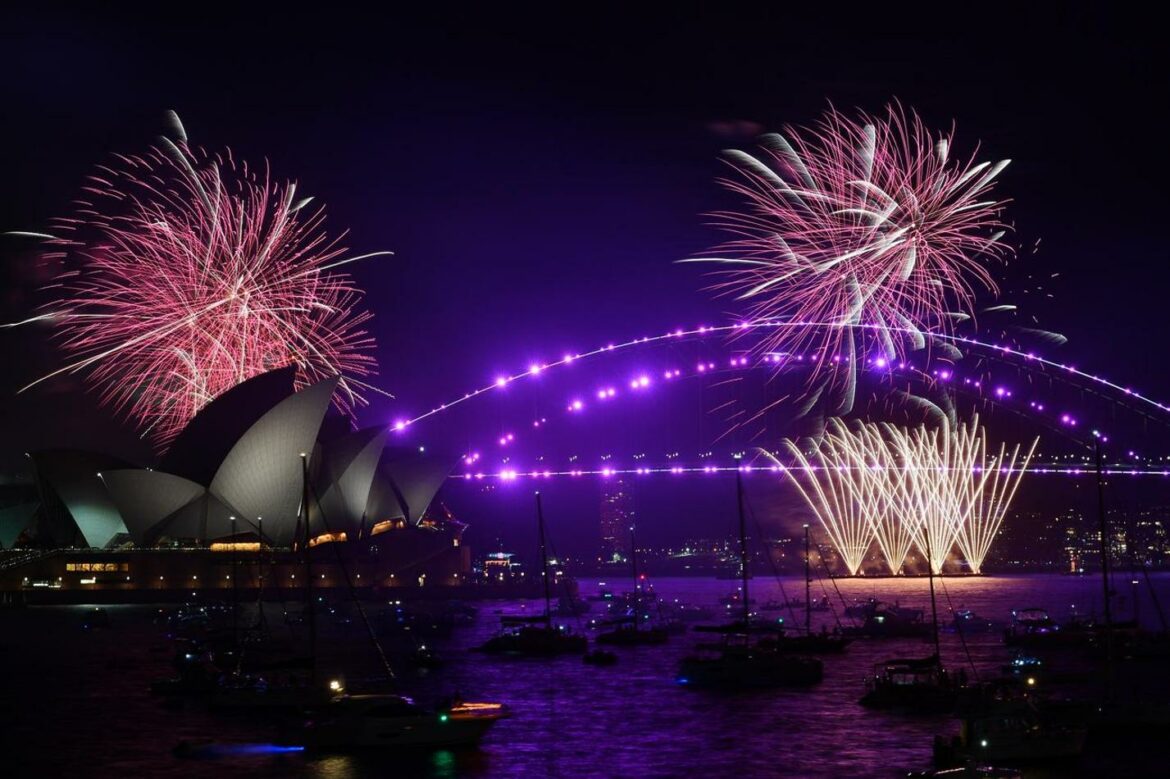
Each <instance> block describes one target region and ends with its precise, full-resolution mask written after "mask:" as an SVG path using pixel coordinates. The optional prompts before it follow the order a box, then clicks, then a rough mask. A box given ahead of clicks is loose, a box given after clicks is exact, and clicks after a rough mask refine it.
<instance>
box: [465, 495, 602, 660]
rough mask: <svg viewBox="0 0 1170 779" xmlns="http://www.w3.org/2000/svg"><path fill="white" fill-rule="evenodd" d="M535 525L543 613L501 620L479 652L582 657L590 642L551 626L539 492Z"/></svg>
mask: <svg viewBox="0 0 1170 779" xmlns="http://www.w3.org/2000/svg"><path fill="white" fill-rule="evenodd" d="M536 524H537V530H538V533H539V536H540V561H541V578H542V579H543V583H544V614H540V615H536V616H503V617H501V618H500V632H499V633H498V634H497V635H495V636H493V637H492V638H490V639H488V640H487V641H486V642H485V643H483V644H482V645H481V646H480V647H478V650H479V651H480V652H485V653H487V654H493V655H508V656H511V657H555V656H556V655H563V654H581V653H583V652H585V651H586V650H587V649H588V648H589V642H588V640H586V638H585V637H584V636H582V635H579V634H576V633H574V632H572V631H571V630H568V629H566V628H565V627H564V626H563V625H556V624H554V623H553V619H552V593H551V591H550V586H551V585H550V582H549V574H548V547H547V544H546V543H545V537H544V510H543V508H542V507H541V502H540V493H539V492H538V493H536Z"/></svg>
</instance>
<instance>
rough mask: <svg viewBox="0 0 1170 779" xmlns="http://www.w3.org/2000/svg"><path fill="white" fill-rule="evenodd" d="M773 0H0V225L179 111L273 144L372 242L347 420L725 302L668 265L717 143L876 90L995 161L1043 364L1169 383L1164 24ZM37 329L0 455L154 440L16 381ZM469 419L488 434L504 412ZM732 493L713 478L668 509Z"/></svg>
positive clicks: (231, 137) (18, 221) (689, 223)
mask: <svg viewBox="0 0 1170 779" xmlns="http://www.w3.org/2000/svg"><path fill="white" fill-rule="evenodd" d="M1021 5H1022V4H1021ZM389 7H391V6H387V8H389ZM770 7H771V8H772V9H773V10H765V11H760V10H755V11H749V10H735V9H732V8H730V7H728V6H724V5H720V6H718V9H717V11H715V10H713V11H712V12H710V13H709V14H704V13H690V12H684V11H680V10H677V9H675V10H665V11H662V12H660V13H648V12H634V11H629V10H622V11H605V10H602V9H601V8H600V6H595V5H579V6H574V7H572V8H569V7H565V6H555V5H549V6H544V7H542V8H541V9H538V10H535V11H530V12H525V13H523V14H520V13H517V14H515V15H505V14H503V13H487V12H485V13H482V14H481V13H477V12H469V11H460V10H454V9H447V8H440V7H436V8H435V10H434V11H433V13H429V12H426V11H421V10H418V9H414V10H412V11H410V12H402V13H400V12H383V13H375V14H370V13H367V12H358V11H352V12H345V11H340V10H337V9H335V8H334V7H332V6H331V5H330V4H324V5H322V4H316V5H314V6H312V7H311V9H310V10H309V11H307V12H304V13H302V12H298V11H293V10H290V9H289V8H288V7H285V6H281V7H279V8H274V9H273V10H271V11H269V12H263V11H260V10H258V9H251V8H242V7H233V8H231V9H230V10H221V11H217V10H214V9H212V8H205V7H203V6H200V7H198V8H196V7H192V6H184V5H180V6H165V5H163V6H160V5H158V4H155V5H152V6H149V7H148V8H142V9H137V10H130V9H129V8H126V9H122V8H113V7H107V6H102V7H100V8H98V7H94V8H92V9H91V10H87V11H65V10H47V9H44V8H37V9H35V10H32V9H24V10H20V9H13V8H7V9H5V10H4V11H3V12H0V74H2V75H0V90H2V91H0V94H2V97H3V106H4V114H3V119H2V120H0V132H2V134H3V143H0V170H2V171H3V176H2V178H0V197H2V198H3V200H2V208H0V214H2V217H0V229H4V230H9V229H14V230H37V229H45V227H46V223H47V221H48V220H49V219H50V218H51V217H53V216H56V215H60V214H62V213H66V212H67V211H68V208H69V203H70V200H71V199H72V198H73V197H74V196H75V194H76V192H77V187H78V186H79V184H80V182H81V180H82V178H83V177H84V175H85V174H86V173H87V172H88V171H89V170H90V169H91V167H92V165H94V164H95V163H98V162H100V161H101V160H102V159H103V157H104V156H105V155H106V154H108V153H110V152H112V151H124V152H133V151H138V150H141V149H143V148H145V147H146V146H147V145H148V144H150V143H151V142H152V141H153V139H154V138H155V136H157V135H158V133H159V132H161V131H162V129H163V127H164V112H165V111H166V110H167V109H172V108H173V109H175V110H177V111H178V112H179V114H180V115H181V116H182V118H183V121H184V123H185V125H186V128H187V131H188V133H189V135H190V137H191V139H192V142H193V143H202V144H206V145H207V146H209V147H220V146H225V145H226V146H230V147H232V149H233V150H235V152H236V153H237V154H238V155H239V156H241V157H244V158H247V159H250V160H262V159H264V158H267V159H268V160H269V161H270V163H271V165H272V169H273V171H274V173H275V174H276V176H277V177H280V178H292V179H296V180H297V181H298V182H299V185H300V188H301V189H302V190H303V191H305V192H308V193H311V194H313V195H314V196H316V197H317V198H318V199H319V200H320V201H323V202H325V203H326V204H327V205H328V215H329V217H328V225H329V226H330V228H331V229H332V231H340V230H343V229H348V230H349V231H350V235H349V238H348V239H347V243H348V245H349V246H350V247H352V249H353V250H355V251H361V252H364V251H372V250H377V249H389V250H392V251H394V252H395V253H396V256H395V257H393V258H381V259H378V260H375V261H371V262H368V263H365V264H362V265H360V266H356V267H355V268H354V271H353V272H354V274H355V276H356V277H357V279H358V282H359V284H360V285H361V286H363V287H364V288H365V289H366V290H367V293H368V294H367V303H368V306H369V307H370V308H371V309H372V310H373V311H374V312H375V314H376V320H375V323H374V332H375V335H376V337H377V339H378V344H379V346H378V357H379V360H380V363H381V378H380V380H379V383H380V384H381V385H382V386H384V387H385V388H386V389H388V390H390V391H392V392H393V393H395V394H396V395H397V398H398V400H397V401H394V402H391V401H378V402H376V403H375V405H374V406H373V407H372V408H370V409H367V410H366V411H365V412H363V414H362V417H361V421H362V422H363V423H366V424H373V423H377V422H381V421H388V420H391V419H393V418H394V417H395V416H396V415H399V414H402V415H413V414H414V413H417V412H419V411H422V410H426V409H427V408H430V407H431V406H432V405H435V404H436V403H438V402H440V401H442V400H445V399H448V398H450V397H452V396H454V395H458V394H461V393H462V392H464V391H466V390H468V389H471V388H473V387H476V386H480V385H482V384H484V383H485V382H488V381H490V380H491V377H492V376H494V375H495V374H496V373H497V372H500V371H510V372H518V371H519V370H521V369H522V368H523V367H524V366H526V365H528V364H529V363H530V362H531V361H533V360H541V359H550V358H553V357H556V356H559V355H560V354H562V353H563V352H565V351H569V350H571V351H578V350H583V349H586V348H589V347H592V346H595V345H598V344H601V343H605V342H607V341H610V340H626V339H627V338H629V337H633V336H638V335H642V334H654V333H660V332H662V331H664V330H667V329H672V328H674V327H676V326H683V325H691V324H697V323H699V322H703V321H707V322H713V321H717V320H720V319H721V318H723V317H722V312H723V311H724V310H725V308H726V303H725V302H722V301H713V300H712V299H711V298H710V296H709V295H708V294H706V293H704V292H702V291H701V288H702V287H703V286H704V284H705V281H704V278H703V276H702V271H701V270H700V269H698V268H695V267H694V266H679V265H674V264H673V262H674V261H675V260H678V259H681V258H684V257H687V256H692V255H694V254H696V253H699V252H702V251H704V250H705V249H707V248H709V247H711V246H712V245H714V244H715V243H717V242H718V240H719V235H718V234H717V233H716V232H715V231H713V230H712V229H711V228H709V227H707V226H706V225H705V220H704V218H703V217H702V214H703V213H705V212H709V211H711V210H715V209H718V208H720V207H721V206H724V205H726V204H727V203H728V200H727V196H726V195H725V194H724V193H722V192H721V191H720V190H719V188H718V187H717V186H716V185H715V183H714V179H715V178H716V176H718V175H719V174H720V173H721V165H720V163H719V161H718V152H719V150H720V149H722V148H725V147H727V146H729V145H739V146H741V147H747V146H748V145H750V143H751V139H752V137H753V136H754V135H756V134H757V133H758V132H760V131H762V130H772V129H779V128H780V127H781V126H782V125H784V124H787V123H794V124H804V123H809V122H812V121H814V120H815V119H816V118H817V115H818V114H819V113H820V112H821V111H822V110H823V109H824V108H825V107H826V106H827V105H828V104H829V103H830V102H831V103H832V104H834V105H836V106H838V107H840V108H851V107H854V106H857V107H861V108H864V109H867V110H869V111H878V110H880V109H881V108H882V106H883V105H884V104H885V103H886V102H887V101H889V100H890V99H891V98H897V99H899V100H901V101H902V102H903V103H904V104H906V105H908V106H912V107H914V108H915V109H916V110H917V111H919V112H920V113H921V114H922V115H923V117H924V118H925V119H926V120H927V122H928V123H929V124H930V125H932V126H934V127H945V126H947V125H949V124H950V122H951V121H952V120H953V121H954V122H956V123H957V128H958V135H957V147H958V149H960V150H962V151H964V152H967V153H969V152H970V151H971V150H972V149H973V147H974V144H975V143H977V142H978V143H981V144H982V148H983V156H984V157H985V158H995V159H999V158H1002V157H1010V158H1012V159H1013V160H1014V162H1013V164H1012V165H1011V167H1010V168H1009V169H1008V171H1007V173H1006V174H1005V175H1004V176H1003V177H1002V179H1001V185H1000V187H1001V191H1002V193H1003V194H1005V195H1007V196H1010V197H1011V198H1012V199H1013V201H1014V202H1013V204H1012V205H1011V208H1010V211H1009V214H1010V218H1011V221H1012V222H1013V223H1014V224H1015V226H1016V228H1017V240H1018V242H1019V244H1020V245H1021V246H1023V247H1027V248H1026V251H1022V252H1021V256H1020V259H1019V260H1018V262H1017V263H1016V267H1015V268H1014V269H1013V270H1012V273H1013V274H1015V275H1017V276H1019V275H1026V274H1027V273H1029V272H1033V271H1035V272H1036V273H1044V274H1049V273H1051V272H1060V273H1061V276H1060V277H1059V278H1058V279H1055V280H1053V283H1052V284H1051V285H1050V286H1049V289H1048V290H1046V291H1051V292H1052V293H1053V295H1054V297H1053V298H1051V299H1049V298H1047V297H1043V296H1040V297H1034V298H1033V299H1026V300H1012V301H1010V302H1018V303H1020V304H1021V305H1024V306H1027V308H1028V310H1029V312H1031V313H1035V314H1036V315H1037V316H1038V317H1040V319H1041V321H1042V323H1043V324H1044V326H1046V327H1049V328H1051V329H1053V330H1058V331H1060V332H1063V333H1064V334H1066V335H1068V336H1069V339H1070V340H1069V344H1068V345H1067V346H1065V347H1063V350H1062V351H1063V352H1064V354H1062V355H1060V356H1061V358H1062V359H1066V360H1068V361H1071V362H1075V363H1076V364H1077V365H1078V366H1081V367H1086V368H1091V369H1093V370H1099V371H1100V372H1102V373H1104V374H1107V375H1110V376H1116V377H1119V378H1120V379H1121V380H1123V381H1124V382H1125V383H1128V384H1132V385H1133V386H1136V387H1139V388H1142V389H1143V390H1146V391H1148V393H1149V394H1151V395H1153V396H1154V397H1158V398H1167V397H1170V372H1168V371H1167V370H1166V368H1165V364H1164V362H1163V361H1162V359H1161V356H1162V351H1163V348H1162V346H1161V345H1162V344H1163V343H1164V342H1165V336H1166V334H1167V324H1166V313H1165V312H1166V306H1165V301H1166V289H1167V286H1168V282H1170V270H1167V268H1168V267H1170V266H1168V264H1167V260H1168V259H1170V258H1168V257H1167V254H1168V252H1167V248H1166V246H1167V245H1166V242H1165V240H1164V238H1163V228H1164V224H1165V220H1166V216H1165V214H1166V213H1167V206H1168V205H1170V203H1168V200H1170V198H1168V196H1167V187H1166V181H1167V175H1166V173H1167V156H1166V148H1167V145H1166V143H1165V141H1164V136H1165V134H1166V126H1167V125H1166V121H1165V120H1166V95H1167V91H1166V87H1167V78H1166V76H1167V69H1166V65H1167V61H1166V60H1167V58H1166V54H1165V47H1164V43H1163V41H1161V40H1160V39H1159V37H1160V33H1161V26H1160V25H1158V24H1156V23H1154V22H1153V21H1152V20H1151V19H1148V18H1143V17H1142V15H1141V14H1139V13H1134V12H1128V13H1127V12H1124V11H1116V12H1104V11H1089V10H1061V11H1057V10H1041V9H1038V8H1037V9H1035V10H1033V9H1026V8H1020V7H1013V6H1005V7H1002V8H997V7H994V6H992V5H986V4H981V5H961V6H945V5H943V6H940V5H937V4H934V5H931V6H924V7H923V8H921V9H918V10H907V11H905V12H900V13H899V12H892V11H890V10H889V9H888V7H887V6H882V5H872V4H871V5H869V6H868V10H867V11H864V12H854V11H848V10H845V9H843V8H842V9H834V10H832V11H831V12H829V11H825V12H821V13H817V11H818V10H819V9H822V8H824V6H823V5H818V4H813V5H812V6H810V7H809V9H806V10H804V11H799V10H793V7H792V6H791V5H779V4H770ZM713 8H714V7H713ZM168 9H169V11H170V13H172V14H174V15H173V16H163V15H160V14H165V13H167V11H168ZM1037 240H1039V241H1040V244H1039V251H1038V252H1037V253H1035V254H1033V253H1032V252H1031V248H1032V247H1033V246H1034V245H1035V244H1036V241H1037ZM0 254H2V256H3V261H2V265H0V268H2V270H0V272H2V273H3V304H2V312H3V319H4V321H11V320H13V319H17V318H21V317H23V316H27V315H28V314H29V313H30V312H31V311H32V310H33V309H34V307H35V306H36V304H37V303H39V302H42V301H43V297H40V296H39V295H38V293H37V282H38V279H37V278H36V273H35V270H34V266H33V256H32V254H31V253H30V245H29V244H28V243H27V242H21V241H19V240H14V239H11V238H7V239H3V241H2V242H0ZM1029 264H1030V265H1029ZM47 336H48V332H47V331H46V330H36V329H25V330H21V331H15V332H14V331H5V332H4V333H3V334H2V335H0V345H2V348H3V350H4V354H5V355H6V357H7V359H6V360H5V370H4V372H3V375H2V378H0V393H3V395H4V396H5V398H6V400H7V402H6V403H5V404H4V406H3V409H4V410H3V412H0V413H2V414H3V422H2V429H3V431H4V433H3V434H4V445H3V447H0V450H2V451H0V456H2V457H3V460H2V462H3V464H4V469H5V473H6V474H10V473H12V471H13V469H14V468H17V467H19V466H20V464H21V461H22V460H23V457H22V456H21V453H22V452H24V451H26V450H28V449H30V448H40V447H45V446H50V445H60V444H69V445H75V446H80V447H87V448H100V449H106V450H112V451H115V452H117V453H119V454H124V455H128V456H130V457H132V458H135V459H138V460H147V459H149V458H150V456H151V455H150V450H149V447H147V446H146V445H144V444H143V443H142V442H140V441H138V440H137V438H136V436H135V434H134V432H133V431H132V430H131V429H130V427H129V426H128V425H124V424H120V423H118V422H117V421H115V420H112V419H110V418H109V414H108V413H107V412H106V411H104V410H99V409H98V408H97V407H96V405H95V404H94V403H93V401H92V400H90V399H88V398H86V397H85V395H84V394H83V392H82V391H81V387H80V384H78V383H74V382H71V381H60V382H55V383H53V384H50V385H48V386H46V387H43V388H38V389H36V390H34V391H32V392H31V393H29V394H26V395H21V396H15V395H14V393H15V391H16V390H17V389H18V388H19V387H20V386H22V385H23V384H25V383H27V382H28V381H29V380H31V379H33V378H36V377H38V376H39V375H41V374H42V373H44V372H46V371H47V370H50V369H52V367H54V366H55V365H56V364H57V361H58V360H59V359H60V355H59V353H57V352H56V351H55V350H54V348H53V346H52V344H51V342H50V341H49V340H48V337H47ZM558 402H559V396H558ZM691 413H692V415H693V414H694V412H693V411H692V412H691ZM479 414H480V416H479V417H478V418H477V422H476V424H482V426H483V430H484V431H485V434H490V431H491V430H494V429H497V428H498V426H499V424H501V423H500V422H498V420H497V419H496V417H494V416H493V415H503V414H504V411H501V410H499V409H498V408H496V407H493V406H491V405H490V404H489V405H484V406H483V407H482V409H481V411H480V412H479ZM414 434H415V435H418V436H420V438H426V435H425V432H424V431H421V430H419V431H415V433H414ZM649 434H651V433H648V435H649ZM1163 437H1164V436H1163ZM454 445H456V446H462V445H463V442H455V444H454ZM1165 451H1170V447H1166V448H1165ZM723 486H727V485H723ZM581 489H584V488H581ZM590 489H593V490H595V489H596V487H595V486H593V487H591V488H590ZM716 493H717V494H716ZM525 494H526V493H525ZM712 495H714V496H715V497H711V496H712ZM728 495H729V491H728V490H723V489H722V488H721V489H720V490H708V498H707V499H706V500H708V502H707V503H705V504H703V506H704V508H701V509H697V510H694V514H702V513H704V512H705V511H706V510H707V509H706V507H707V506H713V505H715V504H716V503H718V504H719V505H725V504H726V503H727V498H728ZM467 497H468V496H467V495H466V494H465V495H463V496H461V497H460V496H453V498H452V500H453V501H454V502H456V503H458V502H460V501H461V500H462V501H465V502H466V499H467ZM579 497H581V496H579V495H578V496H574V495H572V494H570V493H568V492H566V493H565V494H564V495H563V496H562V499H561V501H560V502H561V504H563V506H564V512H565V513H566V514H567V513H568V512H570V510H571V509H570V508H569V506H570V504H580V505H581V506H585V509H587V510H584V509H583V511H584V513H583V514H582V516H583V517H587V515H588V513H589V511H593V512H594V516H595V511H596V508H595V507H596V503H595V502H591V501H595V500H596V498H595V497H593V498H591V500H577V498H579ZM525 500H527V498H525ZM647 501H648V502H649V503H650V504H652V505H653V506H654V507H655V508H654V509H653V510H654V511H656V512H657V513H659V514H661V515H670V516H672V517H673V516H674V515H675V514H676V513H679V511H678V504H677V501H676V502H675V503H671V501H670V500H668V499H665V498H663V497H662V496H657V497H648V498H647ZM586 504H587V505H586ZM467 506H468V507H467V508H466V509H464V513H465V514H466V513H467V512H471V511H479V512H481V514H479V515H477V517H482V518H477V517H472V516H467V517H465V518H467V519H469V520H470V521H472V522H473V523H475V522H481V523H482V522H494V521H497V520H500V517H501V516H502V515H504V514H507V513H509V512H520V511H521V509H520V506H519V498H518V497H516V496H513V497H511V498H509V499H507V500H501V501H495V502H492V501H478V502H474V503H471V502H468V503H467ZM731 508H732V506H727V509H728V510H731ZM523 511H524V512H527V511H528V508H527V504H526V503H525V504H524V508H523ZM497 515H498V516H497ZM493 516H494V517H495V518H494V519H492V517H493ZM582 521H584V520H582ZM594 521H595V520H594ZM680 522H681V524H682V526H685V528H686V529H687V530H688V531H692V530H697V529H699V528H700V527H701V520H700V519H698V518H696V517H695V516H692V517H691V518H690V519H686V520H680ZM566 535H571V534H569V533H566Z"/></svg>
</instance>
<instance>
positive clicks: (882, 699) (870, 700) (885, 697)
mask: <svg viewBox="0 0 1170 779" xmlns="http://www.w3.org/2000/svg"><path fill="white" fill-rule="evenodd" d="M965 676H966V674H964V673H962V672H961V671H960V675H959V676H958V677H952V676H951V675H950V674H948V673H947V671H946V669H945V668H943V667H942V663H941V662H940V661H939V657H938V655H931V656H930V657H923V658H899V659H893V660H886V661H885V662H883V663H877V664H876V665H875V666H874V671H873V674H872V675H871V676H870V677H869V678H868V679H867V680H866V691H865V694H864V695H863V696H862V697H861V700H860V701H859V702H860V703H861V705H862V706H865V707H866V708H868V709H887V710H894V711H899V712H905V713H912V714H943V713H947V712H950V711H952V710H953V709H954V707H955V702H956V701H957V700H958V697H959V692H960V690H961V689H962V688H963V686H964V685H965V683H966V678H965Z"/></svg>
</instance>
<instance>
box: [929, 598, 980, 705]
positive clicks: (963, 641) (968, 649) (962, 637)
mask: <svg viewBox="0 0 1170 779" xmlns="http://www.w3.org/2000/svg"><path fill="white" fill-rule="evenodd" d="M938 581H939V584H941V585H942V591H943V595H944V596H946V599H947V608H949V609H950V610H951V623H952V624H954V626H955V633H956V634H958V636H959V643H961V644H962V645H963V654H965V655H966V656H967V665H969V666H971V674H972V676H974V677H975V681H976V682H978V681H979V669H978V668H976V667H975V660H974V659H972V657H971V647H970V646H968V645H967V636H966V634H965V633H963V631H962V629H960V628H959V623H958V622H955V604H954V603H953V602H952V601H951V592H950V590H948V589H947V583H946V582H945V581H944V580H943V577H942V576H941V575H940V576H939V577H938ZM935 630H938V626H937V625H936V626H935Z"/></svg>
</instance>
